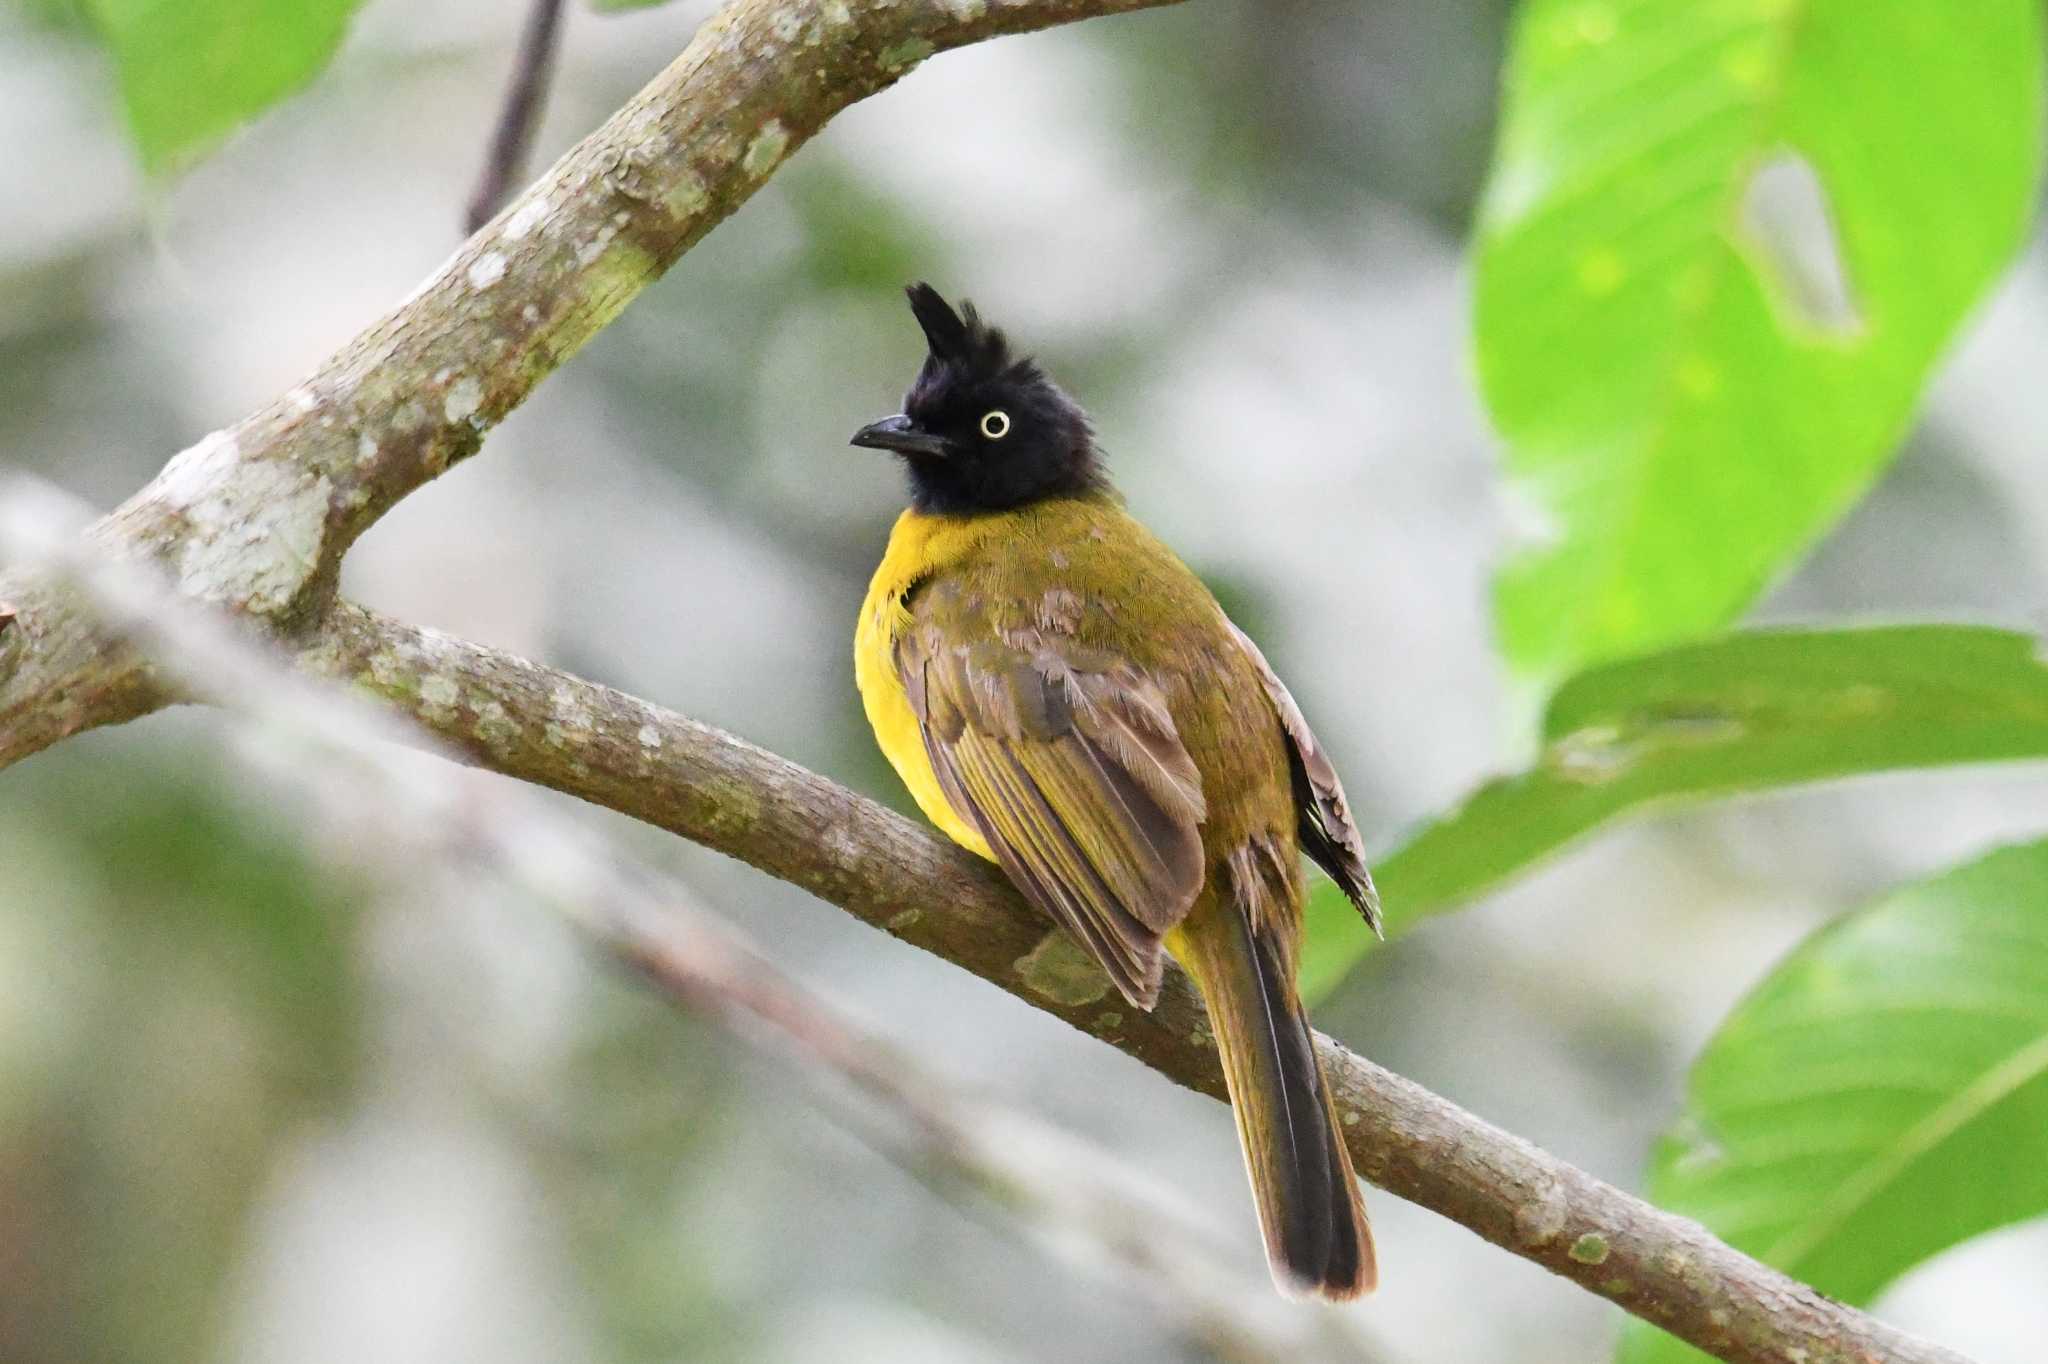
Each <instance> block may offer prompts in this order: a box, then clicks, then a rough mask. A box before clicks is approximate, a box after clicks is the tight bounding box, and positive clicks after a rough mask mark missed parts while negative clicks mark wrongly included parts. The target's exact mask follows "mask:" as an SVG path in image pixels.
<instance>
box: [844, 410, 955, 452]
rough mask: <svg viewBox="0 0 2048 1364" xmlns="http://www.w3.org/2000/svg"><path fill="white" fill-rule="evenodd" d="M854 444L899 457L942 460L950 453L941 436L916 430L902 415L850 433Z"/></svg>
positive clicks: (871, 423) (869, 424)
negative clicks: (921, 457) (923, 457)
mask: <svg viewBox="0 0 2048 1364" xmlns="http://www.w3.org/2000/svg"><path fill="white" fill-rule="evenodd" d="M853 443H854V444H855V445H861V446H865V447H867V448H868V449H870V450H894V451H895V452H896V453H897V454H899V455H934V456H937V457H938V458H940V459H944V458H945V457H946V456H947V455H950V454H952V453H953V451H952V447H950V446H949V445H947V444H946V438H945V437H944V436H934V435H932V434H931V433H930V432H929V431H920V430H918V429H917V428H916V427H915V426H913V425H912V424H911V421H910V418H908V417H906V416H904V415H903V414H902V413H901V412H898V413H897V414H896V415H895V416H893V417H884V418H882V419H881V420H880V421H878V422H869V423H868V424H867V425H866V426H863V427H862V428H861V429H860V430H858V431H856V432H854V433H853Z"/></svg>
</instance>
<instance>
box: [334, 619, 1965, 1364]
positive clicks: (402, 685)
mask: <svg viewBox="0 0 2048 1364" xmlns="http://www.w3.org/2000/svg"><path fill="white" fill-rule="evenodd" d="M300 662H301V664H302V666H305V667H307V668H308V669H310V670H312V671H314V672H316V673H320V674H322V675H325V676H329V677H334V678H338V679H346V680H349V681H352V682H354V683H356V684H357V685H358V686H361V687H364V688H366V689H368V690H370V691H372V692H374V693H376V694H377V695H379V696H381V697H383V698H385V699H386V700H387V701H389V702H391V703H392V704H394V705H396V706H398V707H399V708H400V709H402V710H404V711H405V712H407V713H409V714H410V715H411V716H412V717H413V718H414V719H416V720H417V721H419V722H420V723H421V724H422V725H424V726H425V727H426V728H428V729H430V730H432V731H433V732H434V733H435V734H437V735H438V736H439V737H440V738H441V739H442V740H443V742H444V743H447V744H449V745H452V746H453V747H454V748H456V749H457V750H458V751H460V752H461V753H463V754H465V755H466V756H467V757H469V758H470V759H471V760H472V761H474V762H476V763H478V764H479V765H481V766H484V767H488V768H491V769H493V770H495V771H499V772H503V773H506V774H508V775H511V776H515V777H518V778H521V779H522V780H525V781H529V782H534V783H537V784H539V785H542V786H550V787H553V788H555V789H556V790H559V791H565V792H568V793H569V794H571V795H575V796H580V797H582V798H583V799H585V800H588V801H591V802H594V803H596V804H598V805H603V806H605V807H607V808H609V809H613V810H618V811H621V812H623V813H625V814H629V815H632V816H633V817H635V818H637V819H641V820H644V821H646V822H647V823H650V824H653V825H656V826H658V827H660V828H663V829H668V830H670V831H672V832H674V833H678V834H681V835H683V836H684V837H686V838H690V839H693V840H695V841H696V842H699V843H703V844H705V845H707V846H709V847H713V848H716V849H718V850H719V851H721V852H724V853H728V854H730V855H732V856H734V857H737V858H739V859H741V860H742V861H745V862H748V863H750V864H752V865H753V866H755V867H758V868H760V869H761V870H763V871H765V872H767V873H769V874H770V875H772V876H777V877H780V878H781V879H783V880H785V881H789V882H792V883H793V884H795V885H799V886H802V887H803V888H805V889H806V890H809V891H811V892H812V893H813V894H816V895H818V896H819V897H821V898H823V899H825V900H829V901H831V902H832V903H833V904H836V905H839V906H841V907H842V908H844V909H846V910H848V911H850V912H851V913H853V914H854V915H856V916H857V917H859V918H861V919H862V920H864V921H866V922H867V923H869V924H872V925H874V926H875V927H877V928H880V929H882V930H883V931H884V932H886V933H889V934H891V935H893V936H895V937H897V938H899V939H901V940H903V941H904V942H907V943H911V944H913V945H915V946H917V947H921V948H924V949H925V950H926V951H929V952H932V953H935V954H936V955H938V956H941V957H944V958H945V959H947V960H948V961H951V962H954V963H956V964H958V965H960V966H964V967H966V968H967V969H968V970H970V971H972V972H974V973H975V974H976V975H978V976H981V977H982V978H984V979H985V980H989V981H991V982H993V983H995V984H996V985H999V986H1001V987H1002V988H1003V989H1005V990H1008V991H1009V992H1010V993H1011V994H1013V995H1016V996H1017V997H1018V998H1020V999H1023V1000H1024V1001H1026V1002H1027V1003H1030V1004H1032V1005H1034V1006H1036V1007H1038V1008H1040V1009H1044V1010H1046V1011H1047V1012H1049V1013H1053V1014H1056V1015H1058V1016H1059V1017H1061V1018H1063V1019H1065V1020H1066V1021H1067V1022H1069V1023H1071V1024H1073V1025H1074V1026H1075V1027H1077V1028H1080V1029H1082V1030H1083V1031H1085V1032H1088V1033H1091V1034H1093V1035H1094V1036H1096V1037H1098V1038H1101V1039H1102V1040H1103V1041H1105V1042H1108V1043H1109V1044H1110V1045H1112V1046H1115V1047H1117V1048H1119V1049H1121V1050H1123V1051H1126V1052H1128V1053H1130V1054H1131V1055H1132V1056H1135V1057H1137V1058H1138V1059H1139V1060H1141V1061H1143V1062H1145V1063H1146V1064H1147V1065H1149V1066H1151V1067H1152V1068H1154V1069H1155V1070H1158V1071H1160V1072H1161V1073H1163V1074H1165V1075H1167V1076H1169V1077H1170V1078H1172V1079H1174V1080H1176V1081H1178V1082H1179V1083H1181V1084H1184V1085H1187V1086H1189V1087H1190V1088H1193V1089H1197V1090H1200V1091H1202V1092H1203V1093H1206V1094H1211V1095H1215V1096H1217V1097H1221V1096H1222V1095H1223V1077H1222V1073H1221V1071H1220V1070H1219V1068H1218V1066H1217V1061H1216V1050H1215V1046H1214V1043H1213V1042H1212V1040H1211V1038H1210V1035H1209V1032H1208V1027H1207V1021H1206V1017H1205V1015H1204V1013H1203V1011H1202V1005H1201V1001H1200V998H1199V997H1198V996H1197V995H1196V993H1195V991H1194V990H1193V988H1192V987H1191V986H1190V985H1189V984H1188V982H1187V979H1186V977H1184V976H1181V975H1179V974H1178V973H1172V974H1170V975H1169V978H1168V980H1167V983H1166V988H1165V990H1164V991H1163V992H1162V994H1161V997H1160V1003H1159V1007H1158V1008H1157V1009H1156V1010H1154V1011H1153V1012H1152V1013H1149V1014H1145V1013H1139V1012H1138V1011H1136V1010H1134V1009H1132V1008H1131V1007H1130V1006H1129V1005H1127V1004H1125V1003H1124V1002H1123V1000H1122V999H1121V998H1119V997H1118V996H1117V994H1116V993H1115V991H1114V990H1113V989H1112V988H1111V987H1110V984H1109V981H1108V979H1107V978H1106V977H1105V976H1103V975H1102V974H1101V973H1100V972H1099V971H1098V970H1096V969H1095V967H1094V966H1093V964H1092V963H1091V962H1090V961H1089V960H1088V958H1087V957H1086V955H1085V954H1084V953H1083V952H1082V950H1081V949H1080V948H1078V947H1076V946H1074V945H1073V944H1072V943H1071V942H1069V941H1068V939H1066V938H1065V937H1064V936H1062V935H1061V934H1060V933H1059V932H1058V931H1057V930H1054V929H1052V928H1051V927H1049V926H1048V925H1047V923H1046V922H1045V920H1044V919H1042V918H1041V917H1039V916H1038V915H1037V914H1035V913H1034V912H1033V911H1032V910H1031V909H1030V908H1029V907H1028V906H1026V905H1025V903H1024V902H1023V901H1022V899H1020V898H1019V897H1018V896H1017V895H1016V893H1015V892H1014V891H1012V890H1011V889H1010V887H1009V886H1008V884H1007V883H1006V882H1005V881H1004V880H1003V878H1002V876H1001V875H1000V873H998V872H997V871H996V870H995V869H994V868H993V867H991V866H990V865H988V864H987V863H984V862H982V861H981V860H980V859H978V858H976V857H974V856H972V855H971V854H968V853H966V852H963V851H962V850H960V849H959V848H956V847H954V846H953V845H951V844H950V843H948V842H946V841H945V840H944V839H942V838H940V837H939V836H938V835H937V834H936V833H934V832H932V831H931V830H929V829H927V828H925V827H923V826H921V825H918V824H914V823H912V822H911V821H909V820H906V819H904V818H902V817H900V816H898V815H896V814H894V813H892V812H890V811H889V810H887V809H884V808H883V807H882V806H880V805H877V804H876V803H875V802H873V801H871V800H868V799H867V798H865V797H863V796H860V795H857V794H855V793H853V792H851V791H847V790H845V789H844V788H842V787H839V786H836V785H834V784H833V783H832V782H830V781H827V780H826V779H825V778H823V777H820V776H818V775H816V774H815V773H812V772H809V771H807V770H805V769H804V768H802V767H799V766H797V765H796V764H795V763H792V762H789V761H787V760H786V759H783V758H779V757H777V756H776V755H774V754H772V753H768V752H766V751H764V750H762V749H759V748H756V747H754V746H753V745H751V744H748V743H746V742H745V741H743V740H740V739H736V738H733V737H732V736H731V735H728V734H725V733H722V732H721V731H719V730H716V729H713V728H711V727H710V726H708V725H702V724H698V723H696V722H695V721H692V720H688V719H685V718H684V717H682V716H680V715H677V714H675V713H673V712H671V711H667V710H664V709H662V708H661V707H659V706H655V705H651V704H649V703H648V702H646V701H642V700H638V699H636V698H634V697H631V696H627V695H625V694H623V693H621V692H617V691H614V690H612V689H611V688H609V687H603V686H599V685H598V684H596V683H593V682H587V681H584V680H582V679H580V678H576V677H573V676H571V675H569V674H567V673H564V672H561V671H559V670H557V669H554V668H549V667H545V666H542V665H540V664H536V663H530V662H527V661H525V660H523V659H519V658H514V657H511V656H510V655H507V654H502V653H499V652H496V651H494V650H491V649H486V648H483V647H481V646H479V645H475V644H470V643H466V642H464V641H462V640H459V639H454V638H451V637H449V636H447V635H443V634H440V633H438V632H436V631H432V630H424V629H420V628H418V627H416V626H411V625H406V624H403V623H400V622H397V621H393V620H389V619H385V618H383V617H380V616H378V615H376V614H374V613H372V612H368V611H365V610H363V609H362V608H360V607H356V606H353V605H350V604H348V603H345V602H337V603H336V604H335V606H334V607H333V609H332V611H331V612H330V614H329V616H328V618H327V619H326V621H325V622H324V624H323V625H322V626H321V627H320V629H319V630H318V631H317V632H315V633H314V634H313V636H312V637H311V639H310V640H309V642H308V643H307V644H306V645H305V647H304V649H303V651H302V653H301V655H300ZM1318 1046H1320V1047H1321V1048H1322V1053H1323V1061H1324V1064H1325V1066H1326V1067H1327V1069H1328V1073H1329V1076H1330V1080H1331V1082H1332V1084H1333V1085H1334V1086H1335V1088H1336V1091H1337V1100H1338V1109H1339V1112H1340V1113H1341V1114H1342V1115H1343V1119H1344V1124H1345V1133H1346V1136H1347V1138H1348V1141H1349V1144H1350V1147H1351V1153H1352V1157H1353V1159H1354V1160H1355V1161H1356V1162H1357V1165H1358V1169H1359V1172H1360V1173H1361V1174H1363V1175H1364V1176H1365V1177H1366V1178H1368V1179H1370V1180H1371V1181H1372V1182H1373V1183H1375V1184H1378V1185H1380V1186H1382V1187H1383V1188H1386V1189H1390V1190H1392V1191H1393V1192H1395V1193H1397V1194H1400V1195H1401V1196H1402V1197H1404V1198H1407V1199H1410V1200H1412V1201H1414V1202H1417V1203H1420V1204H1422V1205H1423V1206H1425V1207H1428V1208H1431V1209H1434V1210H1435V1211H1437V1212H1439V1213H1442V1214H1443V1215H1444V1216H1446V1217H1449V1218H1451V1219H1452V1220H1453V1221H1456V1222H1459V1223H1462V1224H1463V1225H1465V1226H1467V1227H1469V1228H1471V1229H1472V1230H1473V1231H1476V1232H1478V1233H1479V1234H1480V1235H1481V1236H1484V1237H1485V1238H1486V1239H1487V1240H1489V1241H1492V1242H1493V1243H1494V1244H1496V1245H1498V1246H1501V1247H1503V1248H1505V1249H1507V1250H1510V1251H1513V1252H1514V1253H1515V1254H1517V1255H1520V1256H1523V1257H1524V1258H1526V1259H1529V1260H1533V1261H1535V1262H1536V1263H1537V1264H1540V1265H1542V1266H1543V1267H1544V1268H1546V1269H1549V1270H1551V1271H1553V1272H1555V1273H1558V1274H1561V1275H1563V1276H1564V1277H1566V1278H1568V1279H1571V1280H1572V1281H1573V1282H1575V1283H1577V1284H1579V1285H1580V1286H1582V1287H1584V1288H1586V1289H1588V1290H1590V1291H1592V1292H1594V1293H1598V1294H1600V1295H1601V1296H1602V1297H1605V1298H1608V1299H1611V1300H1612V1301H1614V1302H1616V1303H1618V1304H1620V1305H1621V1306H1622V1307H1624V1308H1626V1309H1628V1310H1629V1311H1630V1312H1633V1313H1635V1314H1636V1315H1637V1316H1640V1317H1643V1318H1644V1319H1646V1320H1648V1321H1652V1322H1655V1323H1656V1324H1657V1325H1659V1326H1662V1327H1664V1328H1665V1329H1666V1330H1669V1331H1671V1332H1672V1333H1673V1334H1674V1335H1677V1336H1680V1337H1682V1338H1684V1339H1685V1340H1688V1341H1690V1342H1692V1343H1693V1344H1695V1345H1697V1346H1699V1347H1700V1348H1701V1349H1704V1350H1706V1351H1708V1352H1709V1353H1711V1354H1714V1355H1716V1356H1718V1357H1719V1358H1721V1359H1725V1360H1730V1361H1742V1364H1963V1361H1962V1359H1961V1357H1960V1356H1958V1355H1956V1354H1954V1353H1953V1352H1951V1351H1948V1350H1944V1349H1942V1348H1940V1347H1938V1346H1934V1345H1930V1344H1927V1343H1925V1342H1922V1341H1919V1340H1915V1339H1912V1338H1911V1337H1908V1336H1906V1335H1904V1334H1902V1333H1900V1332H1898V1331H1895V1330H1893V1329H1892V1328H1890V1327H1888V1326H1886V1325H1884V1324H1883V1323H1881V1322H1879V1321H1877V1320H1876V1319H1874V1318H1872V1317H1870V1316H1868V1315H1866V1314H1864V1313H1862V1312H1858V1311H1856V1310H1855V1309H1853V1308H1849V1307H1845V1306H1843V1305H1842V1304H1840V1303H1837V1302H1833V1301H1831V1300H1830V1299H1828V1298H1825V1297H1823V1296H1822V1295H1821V1294H1819V1293H1817V1292H1815V1291H1814V1290H1813V1289H1811V1288H1808V1287H1806V1286H1805V1285H1804V1284H1801V1283H1798V1282H1796V1281H1795V1280H1793V1279H1791V1278H1788V1277H1787V1276H1785V1275H1783V1274H1781V1273H1779V1272H1778V1271H1776V1270H1774V1269H1770V1268H1768V1267H1767V1266H1765V1265H1762V1264H1759V1263H1758V1262H1756V1261H1755V1260H1752V1259H1750V1258H1748V1257H1747V1256H1745V1255H1742V1254H1741V1253H1739V1252H1738V1251H1736V1250H1734V1249H1732V1248H1730V1247H1729V1246H1727V1245H1724V1244H1722V1243H1721V1242H1720V1241H1718V1240H1716V1239H1715V1238H1714V1237H1713V1236H1712V1235H1710V1234H1709V1233H1708V1232H1707V1231H1706V1229H1705V1228H1703V1227H1701V1226H1700V1225H1699V1224H1697V1223H1695V1222H1691V1221H1687V1220H1686V1219H1684V1218H1680V1217H1675V1216H1673V1215H1672V1214H1670V1213H1667V1212H1663V1211H1661V1210H1659V1209H1657V1208H1654V1207H1652V1206H1650V1205H1649V1204H1647V1203H1644V1202H1643V1201H1642V1200H1640V1199H1638V1198H1634V1197H1632V1196H1630V1195H1629V1194H1626V1193H1624V1192H1622V1191H1621V1190H1619V1189H1616V1188H1614V1187H1612V1186H1611V1185H1608V1184H1604V1183H1602V1182H1601V1181H1600V1180H1598V1179H1595V1178H1593V1177H1592V1176H1591V1175H1588V1174H1586V1173H1585V1172H1583V1171H1581V1170H1577V1169H1575V1168H1573V1167H1572V1166H1570V1165H1567V1164H1566V1163H1564V1162H1563V1161H1560V1160H1558V1159H1556V1158H1555V1157H1553V1156H1550V1155H1548V1154H1546V1153H1544V1152H1543V1151H1541V1150H1538V1149H1537V1148H1536V1147H1534V1146H1532V1145H1530V1144H1529V1143H1528V1142H1526V1141H1523V1140H1521V1139H1520V1138H1518V1137H1515V1136H1512V1135H1510V1134H1508V1133H1506V1132H1503V1131H1501V1130H1500V1129H1499V1128H1496V1127H1494V1126H1492V1125H1490V1124H1488V1123H1486V1122H1484V1121H1482V1120H1480V1119H1479V1118H1476V1117H1474V1116H1473V1115H1471V1114H1470V1113H1467V1112H1465V1111H1464V1110H1462V1109H1460V1108H1458V1107H1457V1106H1456V1105H1455V1104H1452V1103H1451V1102H1449V1101H1448V1100H1446V1099H1443V1098H1440V1097H1438V1096H1437V1095H1435V1094H1432V1093H1430V1092H1429V1091H1428V1090H1426V1089H1424V1088H1422V1087H1421V1086H1420V1085H1417V1084H1415V1083H1413V1082H1412V1081H1409V1080H1405V1079H1402V1078H1401V1077H1400V1076H1398V1075H1394V1074H1392V1073H1390V1072H1388V1071H1385V1070H1382V1069H1381V1068H1380V1067H1378V1066H1376V1065H1374V1064H1372V1063H1371V1062H1370V1061H1367V1060H1365V1059H1363V1058H1362V1057H1359V1056H1356V1055H1354V1054H1353V1053H1351V1052H1349V1051H1347V1050H1345V1049H1344V1048H1343V1047H1341V1046H1339V1045H1338V1044H1336V1043H1334V1042H1331V1041H1330V1040H1329V1039H1327V1038H1319V1039H1318ZM1398 1272H1399V1270H1398V1266H1397V1267H1396V1269H1395V1274H1396V1275H1398Z"/></svg>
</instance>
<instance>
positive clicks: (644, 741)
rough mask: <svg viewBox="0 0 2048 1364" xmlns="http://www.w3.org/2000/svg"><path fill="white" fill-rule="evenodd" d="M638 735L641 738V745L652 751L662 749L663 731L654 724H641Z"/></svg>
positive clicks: (656, 751)
mask: <svg viewBox="0 0 2048 1364" xmlns="http://www.w3.org/2000/svg"><path fill="white" fill-rule="evenodd" d="M638 737H639V739H640V747H642V748H644V749H647V750H648V751H649V752H652V753H659V752H660V751H661V731H660V730H658V729H656V728H655V727H654V726H653V725H642V726H640V733H639V736H638Z"/></svg>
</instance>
